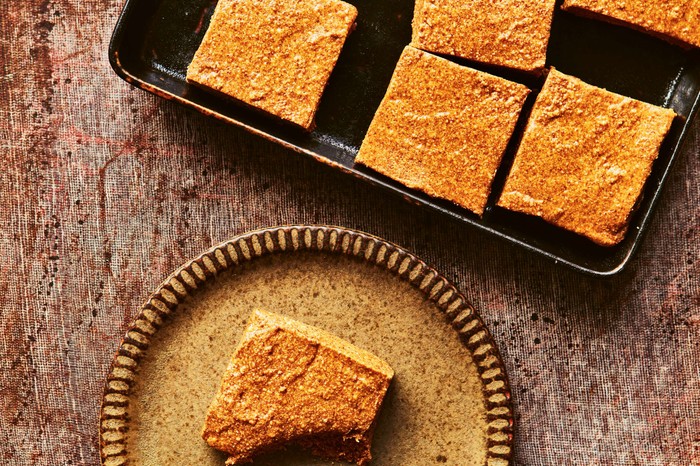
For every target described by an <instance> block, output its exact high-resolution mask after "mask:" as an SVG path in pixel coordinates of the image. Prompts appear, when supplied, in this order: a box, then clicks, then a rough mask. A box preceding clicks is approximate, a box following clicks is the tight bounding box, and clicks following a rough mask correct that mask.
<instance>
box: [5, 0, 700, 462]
mask: <svg viewBox="0 0 700 466" xmlns="http://www.w3.org/2000/svg"><path fill="white" fill-rule="evenodd" d="M121 6H122V2H121V1H120V0H119V1H114V0H112V1H106V2H105V1H96V0H83V1H77V0H61V1H51V0H45V1H39V0H32V1H26V2H21V1H19V0H3V1H0V65H2V68H1V69H0V148H1V150H0V154H2V161H3V168H2V170H0V202H1V203H2V207H1V208H0V251H1V256H0V273H1V275H0V296H2V303H1V304H0V313H1V314H0V393H1V394H2V406H1V407H0V455H1V458H2V460H3V461H2V462H3V464H8V465H25V464H26V465H29V464H31V465H56V464H61V465H64V464H74V465H75V464H97V463H98V460H99V459H98V454H97V449H96V443H97V439H96V432H97V417H98V409H99V402H100V395H101V391H102V381H103V378H104V376H105V374H106V372H107V368H108V365H109V363H110V360H111V357H112V353H113V351H114V350H115V349H116V347H117V345H118V343H119V339H120V337H121V334H122V332H123V331H124V328H125V326H126V324H127V323H128V322H129V320H130V318H131V317H132V316H134V314H135V313H136V311H137V308H138V306H139V305H140V304H141V303H142V302H143V301H144V300H145V299H146V297H147V296H148V294H149V293H150V292H151V291H152V290H153V289H154V288H155V286H156V285H157V284H158V283H159V282H160V281H161V280H162V279H163V278H164V277H165V276H166V275H167V274H168V273H169V272H170V271H171V270H172V269H174V268H175V267H176V266H178V265H179V264H180V263H182V262H184V261H185V260H186V259H188V258H191V257H192V256H194V255H196V254H198V253H199V252H201V251H203V250H204V249H206V248H208V247H209V246H210V245H211V244H213V243H215V242H218V241H222V240H225V239H227V238H229V237H231V236H232V235H234V234H236V233H239V232H243V231H245V230H249V229H254V228H257V227H262V226H268V225H275V224H283V223H297V222H298V223H330V224H340V225H345V226H348V227H353V228H359V229H361V230H365V231H368V232H371V233H374V234H377V235H380V236H383V237H385V238H387V239H388V240H390V241H394V242H396V243H399V244H401V245H403V246H405V247H407V248H409V249H411V250H413V251H414V252H416V253H417V254H418V255H419V256H421V257H423V258H424V259H426V260H427V261H429V262H431V263H432V264H434V265H435V266H436V267H437V268H438V269H440V270H441V271H443V272H444V273H445V274H446V275H447V276H448V277H449V278H451V279H453V280H454V281H455V282H456V283H457V284H458V285H460V286H461V287H462V288H463V289H464V291H465V293H467V294H468V295H469V296H471V297H472V300H473V301H474V303H475V304H476V305H477V307H478V308H480V309H481V311H482V314H483V316H484V318H485V320H486V321H487V323H488V324H489V325H490V327H491V329H492V331H493V334H494V337H495V338H496V340H497V342H498V344H499V345H500V347H501V349H502V353H503V356H504V358H505V361H506V364H507V366H508V369H509V371H510V377H511V381H512V385H513V391H514V401H515V406H516V410H517V412H518V416H519V421H518V426H517V428H518V434H519V438H518V441H517V444H516V446H517V451H516V463H517V464H520V465H528V466H529V465H565V464H576V465H688V464H690V465H698V464H700V260H699V259H700V184H699V183H698V181H697V180H698V177H699V176H700V157H699V156H700V120H697V121H696V123H695V125H694V129H693V131H692V134H691V135H690V138H689V140H688V142H687V144H686V146H685V150H684V153H683V156H682V157H681V158H680V160H679V161H678V163H677V165H676V166H675V169H674V171H673V176H672V177H671V179H670V180H669V183H668V186H667V189H666V191H665V194H664V196H663V199H662V202H661V205H660V208H659V212H658V215H657V216H656V218H655V220H654V223H653V226H652V228H651V231H650V234H649V235H648V237H647V238H646V240H645V241H644V244H643V247H642V250H641V251H640V253H639V255H638V256H637V258H636V260H635V261H634V263H633V265H632V266H631V267H630V269H629V270H628V271H627V272H625V273H623V274H622V275H619V276H617V277H615V278H612V279H608V280H596V279H590V278H586V277H582V276H581V275H579V274H576V273H573V272H569V271H568V270H564V269H562V268H559V267H557V266H554V265H553V264H551V263H549V262H547V261H544V260H542V259H540V258H538V257H536V256H534V255H531V254H529V253H526V252H523V251H521V250H519V249H516V248H512V247H510V246H507V245H505V244H502V243H500V242H498V241H495V240H493V239H491V238H489V237H487V236H485V235H483V234H481V233H478V232H476V231H473V230H472V229H468V228H464V227H462V226H460V225H459V224H457V223H455V222H453V221H451V220H449V219H447V218H445V217H442V216H440V215H437V214H433V213H429V212H425V211H421V210H418V209H415V208H413V207H412V206H410V205H407V204H405V203H404V202H403V201H401V200H399V199H397V198H394V197H391V196H388V195H387V194H385V193H384V192H383V191H381V190H379V189H376V188H372V187H369V186H367V185H365V184H364V183H361V182H359V181H357V180H354V179H352V178H349V177H346V176H343V175H342V174H339V173H336V172H335V171H333V170H332V169H329V168H327V167H324V166H321V165H320V164H318V163H316V162H313V161H311V160H308V159H306V158H303V157H301V156H299V155H297V154H294V153H290V152H288V151H286V150H283V149H281V148H279V147H276V146H274V145H272V144H270V143H268V142H265V141H263V140H260V139H258V138H255V137H253V136H250V135H248V134H245V133H243V132H241V131H240V130H238V129H235V128H232V127H229V126H225V125H223V124H221V123H218V122H215V121H213V120H210V119H206V118H204V117H202V116H200V115H198V114H195V113H193V112H190V111H188V110H185V109H183V108H180V107H178V106H176V105H174V104H172V103H169V102H165V101H163V100H160V99H157V98H156V97H153V96H150V95H147V94H145V93H143V92H141V91H138V90H135V89H132V88H131V87H130V86H129V85H127V84H126V83H124V82H122V81H121V80H119V79H118V78H117V77H116V76H115V75H114V74H113V72H112V71H111V69H110V67H109V64H108V62H107V56H106V50H107V42H108V38H109V35H110V33H111V29H112V27H113V24H114V21H115V20H116V17H117V15H118V13H119V10H120V9H121Z"/></svg>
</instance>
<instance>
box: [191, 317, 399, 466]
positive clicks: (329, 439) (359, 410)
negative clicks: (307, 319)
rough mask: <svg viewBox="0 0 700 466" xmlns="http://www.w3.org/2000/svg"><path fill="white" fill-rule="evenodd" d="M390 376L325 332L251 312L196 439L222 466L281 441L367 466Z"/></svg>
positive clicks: (382, 364)
mask: <svg viewBox="0 0 700 466" xmlns="http://www.w3.org/2000/svg"><path fill="white" fill-rule="evenodd" d="M393 375H394V373H393V371H392V370H391V368H390V367H389V366H388V365H387V364H386V363H385V362H384V361H382V360H380V359H379V358H377V357H376V356H374V355H372V354H370V353H368V352H366V351H363V350H360V349H359V348H356V347H354V346H352V345H351V344H349V343H347V342H345V341H343V340H341V339H339V338H337V337H335V336H333V335H331V334H329V333H327V332H324V331H322V330H319V329H316V328H313V327H310V326H307V325H304V324H302V323H300V322H296V321H293V320H291V319H288V318H285V317H282V316H278V315H275V314H270V313H266V312H262V311H255V312H254V313H253V315H252V316H251V318H250V322H249V324H248V328H247V329H246V332H245V335H244V336H243V338H242V340H241V342H240V344H239V346H238V348H237V349H236V352H235V354H234V356H233V358H232V360H231V362H230V364H229V367H228V368H227V370H226V373H225V375H224V378H223V381H222V383H221V387H220V389H219V392H218V393H217V394H216V397H215V398H214V401H213V402H212V404H211V406H210V408H209V411H208V413H207V418H206V421H205V425H204V431H203V434H202V436H203V438H204V439H205V440H206V441H207V443H209V445H211V446H212V447H214V448H216V449H218V450H222V451H225V452H227V453H228V454H229V455H230V456H229V459H228V461H227V464H240V463H245V462H249V461H251V460H252V458H253V457H254V456H256V455H258V454H260V453H264V452H266V451H270V450H274V449H276V448H279V447H281V446H283V445H284V444H287V443H297V444H300V445H302V446H304V447H306V448H309V449H311V450H312V452H315V453H318V454H322V455H324V456H326V457H329V458H330V459H334V460H346V461H351V462H355V463H357V464H365V463H366V462H367V461H369V459H370V458H371V455H370V445H371V441H372V434H373V431H374V425H375V422H376V417H377V414H378V412H379V408H380V407H381V404H382V401H383V399H384V395H385V394H386V391H387V389H388V387H389V383H390V381H391V378H392V377H393Z"/></svg>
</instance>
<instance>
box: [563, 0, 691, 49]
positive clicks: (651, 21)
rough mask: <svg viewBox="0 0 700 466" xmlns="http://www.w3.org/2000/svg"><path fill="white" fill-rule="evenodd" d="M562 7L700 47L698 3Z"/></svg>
mask: <svg viewBox="0 0 700 466" xmlns="http://www.w3.org/2000/svg"><path fill="white" fill-rule="evenodd" d="M562 8H563V9H564V10H567V11H571V12H573V13H577V14H581V15H584V16H593V17H596V18H600V19H604V20H607V21H610V22H614V23H621V24H625V25H627V26H630V27H632V28H634V29H638V30H641V31H644V32H647V33H649V34H652V35H656V36H660V37H662V38H665V39H666V40H669V41H671V42H674V43H681V44H685V45H691V46H695V47H700V0H672V1H668V0H666V1H662V0H565V1H564V5H563V6H562Z"/></svg>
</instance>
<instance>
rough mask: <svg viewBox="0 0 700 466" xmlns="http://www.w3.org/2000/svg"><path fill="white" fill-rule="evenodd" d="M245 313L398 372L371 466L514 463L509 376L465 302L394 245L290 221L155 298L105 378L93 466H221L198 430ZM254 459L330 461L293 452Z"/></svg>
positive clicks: (190, 268)
mask: <svg viewBox="0 0 700 466" xmlns="http://www.w3.org/2000/svg"><path fill="white" fill-rule="evenodd" d="M255 308H260V309H266V310H269V311H273V312H278V313H281V314H284V315H287V316H290V317H292V318H295V319H298V320H301V321H303V322H306V323H308V324H311V325H315V326H318V327H320V328H323V329H326V330H328V331H331V332H333V333H335V334H337V335H338V336H340V337H342V338H345V339H347V340H349V341H351V342H352V343H354V344H356V345H358V346H360V347H361V348H364V349H367V350H369V351H372V352H373V353H375V354H376V355H378V356H379V357H381V358H383V359H385V360H386V361H387V362H389V364H390V365H391V366H392V367H393V368H394V370H395V371H396V378H395V379H394V382H393V384H392V387H391V389H390V391H389V393H388V395H387V398H386V401H385V404H384V407H383V409H382V412H381V415H380V418H379V421H378V426H377V431H376V435H375V439H374V443H373V447H372V454H373V456H374V459H373V461H372V465H374V466H389V465H391V466H396V465H402V466H410V465H421V466H425V465H427V464H448V465H459V466H470V465H474V466H486V465H488V466H507V465H508V464H510V458H511V449H512V440H513V412H512V407H511V403H510V392H509V388H508V382H507V378H506V373H505V370H504V367H503V364H502V362H501V358H500V356H499V354H498V349H497V348H496V346H495V345H494V343H493V340H492V339H491V336H490V334H489V332H488V330H486V328H485V327H484V324H483V322H482V320H481V319H480V318H479V316H478V315H477V313H476V312H475V310H474V308H473V307H472V306H471V305H470V304H469V303H468V302H467V300H466V299H465V298H464V296H463V295H462V294H461V293H460V292H459V291H457V290H456V289H455V287H454V286H453V285H452V284H450V283H449V282H448V281H447V280H446V279H445V278H443V277H442V276H441V275H440V274H438V273H437V272H436V271H435V270H433V269H432V268H431V267H429V266H427V265H426V264H425V263H424V262H423V261H421V260H420V259H418V258H416V257H415V256H414V255H412V254H410V253H409V252H407V251H405V250H403V249H401V248H400V247H398V246H395V245H393V244H391V243H388V242H386V241H383V240H381V239H379V238H376V237H373V236H370V235H367V234H364V233H360V232H355V231H349V230H345V229H342V228H335V227H302V226H297V227H280V228H273V229H267V230H261V231H256V232H253V233H248V234H245V235H242V236H239V237H237V238H235V239H233V240H231V241H228V242H226V243H224V244H221V245H219V246H217V247H215V248H213V249H211V250H210V251H208V252H206V253H205V254H203V255H201V256H200V257H198V258H197V259H195V260H193V261H191V262H189V263H187V264H185V265H184V266H182V267H181V268H180V269H178V270H177V271H176V272H175V273H173V274H172V275H171V276H170V277H169V278H168V280H166V281H165V283H163V284H162V285H161V286H160V287H159V288H158V290H157V291H156V292H155V293H154V294H153V295H152V296H151V298H150V299H149V300H148V302H147V303H146V304H145V305H144V306H143V308H142V309H141V312H140V313H139V315H138V316H137V318H136V320H135V321H134V322H133V323H132V324H131V326H130V329H129V330H128V331H127V333H126V336H125V337H124V340H123V341H122V343H121V346H120V347H119V350H118V352H117V354H116V356H115V357H114V361H113V363H112V367H111V370H110V373H109V376H108V378H107V382H106V386H105V392H104V399H103V404H102V411H101V419H100V450H101V455H102V464H103V465H105V466H117V465H126V464H128V465H152V466H155V465H168V466H171V465H173V464H193V465H195V464H196V465H204V466H207V465H223V464H224V461H225V459H226V456H225V455H224V454H221V453H219V452H217V451H215V450H213V449H212V448H210V447H209V446H207V445H206V443H205V442H204V441H203V440H202V438H201V435H200V434H201V429H202V425H203V421H204V417H205V413H206V409H207V407H208V405H209V402H210V401H211V399H212V397H213V396H214V393H215V392H216V390H217V388H218V385H219V383H220V380H221V377H222V375H223V371H224V370H225V368H226V366H227V364H228V361H229V359H230V357H231V355H232V353H233V351H234V348H235V347H236V344H237V342H238V340H239V338H240V335H241V334H242V332H243V330H244V327H245V325H246V320H247V318H248V316H249V314H250V312H251V311H252V310H253V309H255ZM255 464H256V465H264V466H267V465H299V466H300V465H308V464H314V465H329V464H338V463H331V462H328V461H323V460H320V459H315V458H312V457H311V456H307V455H306V454H305V453H304V452H301V451H295V450H293V449H292V450H286V451H282V452H278V453H275V454H271V455H268V456H266V457H262V458H259V459H257V460H256V461H255Z"/></svg>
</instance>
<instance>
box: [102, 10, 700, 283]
mask: <svg viewBox="0 0 700 466" xmlns="http://www.w3.org/2000/svg"><path fill="white" fill-rule="evenodd" d="M139 1H141V0H126V1H125V4H124V7H123V9H122V11H121V13H120V15H119V17H118V19H117V22H116V25H115V28H114V31H113V33H112V37H111V39H110V42H109V47H108V58H109V63H110V66H111V67H112V69H113V70H114V72H115V73H116V74H117V75H118V76H119V77H120V78H122V79H123V80H124V81H126V82H128V83H129V84H131V85H132V86H134V87H137V88H139V89H142V90H144V91H146V92H150V93H152V94H154V95H157V96H158V97H162V98H164V99H165V100H170V101H173V102H177V103H178V104H180V105H183V106H185V107H189V108H192V109H194V110H196V111H198V112H200V113H202V114H204V115H206V116H209V117H213V118H216V119H218V120H221V121H224V122H226V123H228V124H231V125H234V126H237V127H239V128H242V129H243V130H245V131H247V132H249V133H251V134H254V135H256V136H260V137H262V138H263V139H267V140H268V141H271V142H274V143H276V144H279V145H280V146H282V147H284V148H286V149H289V150H292V151H294V152H297V153H300V154H303V155H305V156H308V157H311V158H312V159H314V160H316V161H318V162H321V163H323V164H325V165H328V166H331V167H333V168H336V169H339V170H340V171H342V172H343V173H346V174H349V175H352V176H354V177H355V178H358V179H361V180H363V181H365V182H368V183H370V184H372V185H374V186H379V187H381V188H382V189H384V191H385V192H388V193H390V194H392V195H393V196H398V197H401V198H403V199H404V200H405V201H407V202H408V203H411V204H415V205H418V206H420V207H421V208H424V209H429V210H431V211H437V212H440V213H441V214H443V215H445V214H446V215H448V216H449V217H450V218H452V219H454V220H457V221H459V222H461V223H465V224H467V225H469V226H471V227H472V228H476V229H478V230H480V231H482V232H483V233H487V234H490V235H491V236H494V237H496V238H498V239H499V240H500V241H503V242H506V243H511V244H516V245H518V246H519V247H522V248H524V249H525V250H527V251H529V252H530V253H535V254H537V255H540V256H543V257H545V258H546V259H548V260H549V261H553V262H554V264H556V265H564V266H566V267H568V268H570V269H572V270H575V271H577V272H581V273H583V274H585V275H589V276H593V277H598V278H609V277H612V276H615V275H617V274H619V273H621V272H622V271H624V270H625V269H626V268H627V266H629V264H630V262H631V261H632V258H633V257H634V256H635V254H636V253H637V251H638V250H639V248H640V246H641V243H642V242H643V240H644V237H645V236H646V233H647V229H648V228H649V224H650V223H651V221H652V219H653V216H654V214H655V213H656V210H657V206H658V203H659V200H660V198H661V195H662V193H663V189H664V187H665V185H666V182H667V179H668V177H669V174H670V172H671V169H672V168H673V166H674V164H675V162H676V159H678V156H679V153H680V152H681V151H682V149H683V147H684V146H685V142H686V138H687V136H688V133H689V131H690V126H691V125H692V123H693V120H694V119H695V116H696V115H697V113H698V112H699V111H700V92H699V93H698V94H697V95H696V96H695V101H694V102H693V104H692V105H691V107H690V111H689V113H688V118H687V119H686V121H685V122H684V123H683V127H682V129H681V132H680V134H679V136H678V141H677V142H676V144H675V145H674V146H673V148H672V150H671V152H670V156H669V160H668V164H667V165H666V167H665V169H664V170H663V172H662V173H661V174H660V177H659V180H658V184H657V186H656V188H654V190H653V192H652V193H651V196H650V197H651V200H650V201H649V208H648V209H647V210H646V211H645V212H643V214H639V213H635V212H633V213H632V215H635V214H636V215H641V216H640V219H639V225H638V228H637V229H636V231H633V230H631V229H630V231H629V232H628V233H627V235H628V236H634V238H633V240H632V244H631V247H630V249H629V250H628V251H627V253H626V254H625V255H624V257H623V258H622V260H621V261H620V262H619V263H617V265H616V266H614V267H612V268H606V267H601V268H600V269H595V268H593V267H591V266H586V265H581V264H578V263H576V262H573V261H571V260H568V259H566V258H563V257H560V256H558V255H557V254H555V253H552V252H549V251H546V250H544V249H542V248H540V247H538V246H537V245H534V244H531V243H529V242H527V241H524V240H521V239H519V238H516V237H514V236H511V235H510V234H508V233H505V232H501V231H498V230H497V229H495V228H493V227H491V226H489V225H485V224H483V223H481V222H479V221H477V220H474V219H472V218H469V217H468V216H465V215H460V214H459V213H458V212H454V211H452V210H450V209H447V208H445V207H443V206H441V205H439V204H434V203H431V202H430V200H428V199H425V198H423V197H422V196H421V194H420V193H418V192H415V191H414V190H410V189H409V188H404V189H406V190H407V191H402V190H400V189H398V188H396V187H395V186H392V185H391V184H389V183H387V182H386V181H384V180H382V179H381V178H379V177H377V176H374V174H373V173H371V172H368V171H361V170H358V169H356V168H355V167H346V166H345V165H343V164H341V163H339V162H336V161H334V160H331V159H329V158H327V157H325V156H323V155H321V154H319V153H317V152H314V151H312V150H309V149H305V148H303V147H300V146H298V145H296V144H294V143H292V142H289V141H287V140H284V139H282V138H280V137H277V136H275V135H273V134H271V133H267V132H265V131H264V130H261V129H258V128H256V127H255V126H252V125H249V124H247V123H244V122H243V121H240V120H237V119H235V118H232V117H230V116H227V115H224V114H222V113H219V112H217V111H215V110H212V109H210V108H208V107H205V106H203V105H200V104H198V103H196V102H194V101H192V100H189V99H186V98H183V97H180V96H177V95H175V94H173V93H171V92H168V91H167V90H165V89H163V88H161V87H158V86H157V85H154V84H151V83H149V82H147V81H145V80H144V79H141V78H139V77H138V76H135V75H134V74H132V73H131V72H129V70H128V69H127V68H126V67H125V66H124V65H123V64H122V62H121V59H120V57H119V49H120V47H121V44H122V41H123V39H124V29H125V28H126V24H127V22H128V17H129V13H130V11H131V10H132V9H133V8H134V5H136V4H137V3H138V2H139ZM557 9H558V10H559V11H560V12H563V13H567V12H566V11H565V10H561V8H559V7H557ZM568 14H571V13H570V12H569V13H568ZM548 68H549V67H548ZM677 119H678V117H677ZM645 189H648V188H646V187H645Z"/></svg>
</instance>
